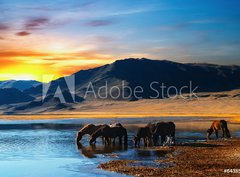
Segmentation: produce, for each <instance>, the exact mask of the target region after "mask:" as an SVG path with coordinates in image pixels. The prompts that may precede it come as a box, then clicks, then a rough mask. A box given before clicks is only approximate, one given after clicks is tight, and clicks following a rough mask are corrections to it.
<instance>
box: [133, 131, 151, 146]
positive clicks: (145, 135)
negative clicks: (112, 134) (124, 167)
mask: <svg viewBox="0 0 240 177" xmlns="http://www.w3.org/2000/svg"><path fill="white" fill-rule="evenodd" d="M141 138H142V139H143V144H144V146H149V145H150V143H151V140H152V133H151V130H150V128H149V127H148V126H146V127H139V128H138V132H137V136H134V139H133V141H134V145H135V147H137V146H138V147H140V139H141Z"/></svg>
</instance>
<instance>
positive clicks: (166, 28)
mask: <svg viewBox="0 0 240 177" xmlns="http://www.w3.org/2000/svg"><path fill="white" fill-rule="evenodd" d="M189 25H190V24H189V23H179V24H175V25H171V26H161V27H160V28H159V29H160V30H164V31H174V30H180V29H184V28H187V27H188V26H189Z"/></svg>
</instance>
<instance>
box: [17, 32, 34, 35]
mask: <svg viewBox="0 0 240 177" xmlns="http://www.w3.org/2000/svg"><path fill="white" fill-rule="evenodd" d="M30 34H31V33H30V32H27V31H20V32H18V33H16V35H17V36H28V35H30Z"/></svg>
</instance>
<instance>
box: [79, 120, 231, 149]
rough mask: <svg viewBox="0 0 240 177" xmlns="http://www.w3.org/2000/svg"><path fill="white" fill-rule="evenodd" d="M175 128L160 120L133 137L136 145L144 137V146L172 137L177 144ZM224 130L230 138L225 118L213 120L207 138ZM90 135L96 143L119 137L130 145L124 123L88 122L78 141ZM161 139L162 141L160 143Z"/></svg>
mask: <svg viewBox="0 0 240 177" xmlns="http://www.w3.org/2000/svg"><path fill="white" fill-rule="evenodd" d="M175 130H176V126H175V124H174V123H173V122H158V123H149V124H147V125H146V126H143V127H139V128H138V130H137V134H136V135H135V136H134V137H133V141H134V145H135V147H139V146H140V141H141V139H142V141H143V144H144V146H151V145H152V144H153V145H154V146H157V145H163V144H164V142H166V141H167V140H168V138H171V143H172V144H173V145H174V144H175ZM219 130H221V131H222V138H224V137H226V138H230V137H231V135H230V132H229V129H228V126H227V122H226V121H225V120H215V121H213V123H212V125H211V127H210V128H209V129H208V130H207V139H210V136H211V134H212V133H213V132H214V133H215V135H216V138H218V131H219ZM86 134H88V135H90V137H91V138H90V140H89V143H90V144H91V145H92V144H95V143H96V140H97V138H99V137H101V138H102V141H103V143H104V144H105V145H112V144H115V139H116V138H118V141H119V144H120V145H122V140H124V142H123V143H124V146H127V145H128V133H127V129H126V128H124V127H123V125H122V124H120V123H116V124H110V125H107V124H102V125H94V124H87V125H85V126H84V127H83V128H82V129H81V130H80V131H79V132H78V133H77V138H76V140H77V142H80V141H81V139H82V137H83V136H84V135H86ZM160 138H161V141H160ZM159 141H160V143H159Z"/></svg>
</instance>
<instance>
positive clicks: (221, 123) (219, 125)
mask: <svg viewBox="0 0 240 177" xmlns="http://www.w3.org/2000/svg"><path fill="white" fill-rule="evenodd" d="M220 129H221V130H222V138H224V137H226V138H230V137H231V135H230V132H229V129H228V126H227V122H226V121H225V120H214V121H213V123H212V125H211V127H210V128H209V129H208V130H207V139H208V140H210V136H211V134H212V133H213V132H214V133H215V135H216V139H218V130H220Z"/></svg>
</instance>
